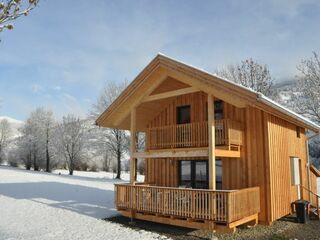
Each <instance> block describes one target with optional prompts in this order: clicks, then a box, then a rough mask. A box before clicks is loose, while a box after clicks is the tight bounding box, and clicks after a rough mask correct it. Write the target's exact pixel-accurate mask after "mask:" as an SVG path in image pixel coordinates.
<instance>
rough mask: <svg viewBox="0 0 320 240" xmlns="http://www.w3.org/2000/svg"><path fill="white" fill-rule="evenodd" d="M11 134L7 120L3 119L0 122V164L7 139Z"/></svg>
mask: <svg viewBox="0 0 320 240" xmlns="http://www.w3.org/2000/svg"><path fill="white" fill-rule="evenodd" d="M11 134H12V129H11V126H10V123H9V122H8V120H7V119H3V120H1V121H0V163H2V161H3V155H4V151H5V148H6V147H7V145H8V143H9V139H10V137H11Z"/></svg>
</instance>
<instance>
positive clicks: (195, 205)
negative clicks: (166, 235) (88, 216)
mask: <svg viewBox="0 0 320 240" xmlns="http://www.w3.org/2000/svg"><path fill="white" fill-rule="evenodd" d="M259 197H260V194H259V187H252V188H246V189H240V190H229V191H228V190H225V191H213V190H202V189H183V188H167V187H156V186H147V185H129V184H116V185H115V201H116V206H117V208H118V209H125V210H133V211H137V212H142V213H152V214H162V215H172V216H177V217H181V218H193V219H202V220H212V221H217V222H225V223H230V222H234V221H237V220H240V219H242V218H245V217H247V216H251V215H253V214H256V213H259V211H260V199H259Z"/></svg>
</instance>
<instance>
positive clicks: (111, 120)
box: [96, 53, 320, 132]
mask: <svg viewBox="0 0 320 240" xmlns="http://www.w3.org/2000/svg"><path fill="white" fill-rule="evenodd" d="M167 77H172V78H175V79H177V80H179V81H180V80H181V81H182V82H184V83H186V84H189V85H191V86H196V87H197V88H198V89H199V91H203V92H206V93H211V94H213V95H214V96H216V97H218V98H220V99H222V100H225V101H227V102H229V103H231V104H233V105H235V106H237V107H245V106H246V105H251V106H254V107H257V108H260V109H262V110H263V111H266V112H269V113H272V114H274V115H277V116H279V117H280V118H283V119H285V120H287V121H289V122H292V123H294V124H296V125H298V126H301V127H304V128H307V129H309V130H312V131H314V132H319V130H320V126H318V125H317V124H315V123H313V122H312V121H310V120H309V119H307V118H305V117H303V116H301V115H299V114H297V113H295V112H293V111H291V110H289V109H287V108H285V107H283V106H281V105H280V104H278V103H276V102H274V101H273V100H271V99H269V98H268V97H266V96H264V95H263V94H261V93H258V92H256V91H254V90H252V89H250V88H247V87H245V86H242V85H240V84H237V83H235V82H232V81H230V80H228V79H225V78H222V77H220V76H217V75H215V74H212V73H209V72H207V71H205V70H202V69H199V68H196V67H193V66H191V65H188V64H186V63H183V62H181V61H178V60H175V59H173V58H170V57H168V56H165V55H163V54H161V53H159V54H158V55H157V56H156V57H155V58H154V59H153V60H152V61H151V62H150V63H149V64H148V65H147V66H146V67H145V68H144V69H143V70H142V71H141V72H140V73H139V75H138V76H137V77H136V78H135V79H134V80H133V81H132V82H131V83H130V85H129V86H128V87H127V88H126V89H125V90H124V91H123V92H122V93H121V94H120V96H119V97H118V98H117V99H116V100H115V101H114V102H113V103H112V104H111V105H110V106H109V107H108V108H107V109H106V110H105V111H104V112H103V113H102V114H101V115H100V116H99V118H98V119H97V120H96V124H97V125H99V126H102V127H111V128H122V129H128V126H127V125H128V123H126V124H124V123H123V122H128V119H130V118H129V115H130V109H131V108H132V107H133V106H137V105H138V104H139V103H141V101H142V99H143V98H144V97H145V96H147V95H149V94H151V93H152V91H153V90H154V89H156V87H157V86H159V84H161V83H162V82H163V81H164V80H165V79H166V78H167Z"/></svg>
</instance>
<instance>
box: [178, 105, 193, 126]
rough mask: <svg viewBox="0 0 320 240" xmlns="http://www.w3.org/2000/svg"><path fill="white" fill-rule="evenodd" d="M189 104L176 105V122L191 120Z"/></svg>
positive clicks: (183, 122)
mask: <svg viewBox="0 0 320 240" xmlns="http://www.w3.org/2000/svg"><path fill="white" fill-rule="evenodd" d="M190 109H191V108H190V105H188V106H180V107H177V124H185V123H190V122H191V117H190V116H191V114H190Z"/></svg>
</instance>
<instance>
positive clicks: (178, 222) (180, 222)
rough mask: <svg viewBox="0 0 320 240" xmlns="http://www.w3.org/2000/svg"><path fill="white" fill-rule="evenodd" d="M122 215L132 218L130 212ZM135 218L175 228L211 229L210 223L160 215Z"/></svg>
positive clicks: (124, 212) (140, 215) (142, 215)
mask: <svg viewBox="0 0 320 240" xmlns="http://www.w3.org/2000/svg"><path fill="white" fill-rule="evenodd" d="M120 213H121V214H122V215H123V216H125V217H129V218H131V217H132V216H131V212H130V211H120ZM134 218H135V219H140V220H144V221H151V222H157V223H162V224H169V225H175V226H180V227H186V228H195V229H209V227H210V224H209V223H204V222H188V221H187V220H184V219H179V218H174V217H173V218H171V217H166V216H159V215H158V216H155V215H151V214H142V213H135V216H134Z"/></svg>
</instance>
